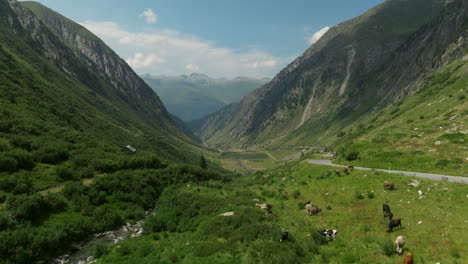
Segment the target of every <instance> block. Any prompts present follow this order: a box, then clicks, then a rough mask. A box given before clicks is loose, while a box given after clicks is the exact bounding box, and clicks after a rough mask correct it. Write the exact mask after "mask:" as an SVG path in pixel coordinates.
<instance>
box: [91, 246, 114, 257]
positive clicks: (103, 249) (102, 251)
mask: <svg viewBox="0 0 468 264" xmlns="http://www.w3.org/2000/svg"><path fill="white" fill-rule="evenodd" d="M109 252H110V248H109V246H108V245H106V244H102V243H96V244H95V245H94V246H93V257H94V258H100V257H102V256H104V255H107V254H109Z"/></svg>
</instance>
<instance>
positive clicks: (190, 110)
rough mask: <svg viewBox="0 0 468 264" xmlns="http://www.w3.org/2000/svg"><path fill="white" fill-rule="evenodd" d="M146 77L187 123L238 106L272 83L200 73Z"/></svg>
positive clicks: (168, 107) (173, 111)
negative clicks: (222, 109)
mask: <svg viewBox="0 0 468 264" xmlns="http://www.w3.org/2000/svg"><path fill="white" fill-rule="evenodd" d="M142 78H143V80H145V82H146V83H148V85H149V86H151V88H153V90H154V91H155V92H156V93H157V94H158V95H159V96H160V97H161V100H162V101H163V103H164V105H165V106H166V107H167V109H168V111H169V112H170V113H172V114H174V115H175V116H177V117H179V118H180V119H182V120H184V121H191V120H195V119H200V118H202V117H204V116H206V115H208V114H211V113H213V112H215V111H218V110H219V109H221V108H222V107H223V106H225V105H227V104H230V103H237V102H239V101H240V100H241V99H242V98H243V97H244V96H245V95H247V94H248V93H250V92H252V91H253V90H255V89H256V88H259V87H261V86H262V85H264V84H265V83H267V82H268V81H270V79H268V78H262V79H255V78H248V77H237V78H234V79H232V80H228V79H225V78H221V79H215V78H210V77H208V76H207V75H204V74H197V73H193V74H191V75H189V76H187V75H181V76H152V75H150V74H145V75H143V76H142Z"/></svg>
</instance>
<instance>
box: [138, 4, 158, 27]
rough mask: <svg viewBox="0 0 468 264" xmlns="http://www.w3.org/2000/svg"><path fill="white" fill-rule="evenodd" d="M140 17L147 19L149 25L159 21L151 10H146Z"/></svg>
mask: <svg viewBox="0 0 468 264" xmlns="http://www.w3.org/2000/svg"><path fill="white" fill-rule="evenodd" d="M140 17H145V20H146V23H147V24H155V23H156V21H158V16H157V15H156V14H155V13H154V11H153V10H152V9H151V8H147V9H145V11H143V13H141V14H140Z"/></svg>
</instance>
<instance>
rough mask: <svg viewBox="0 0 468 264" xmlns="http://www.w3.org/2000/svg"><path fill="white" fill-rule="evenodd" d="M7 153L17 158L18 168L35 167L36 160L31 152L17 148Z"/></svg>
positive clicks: (27, 168) (28, 168)
mask: <svg viewBox="0 0 468 264" xmlns="http://www.w3.org/2000/svg"><path fill="white" fill-rule="evenodd" d="M7 155H8V156H10V157H11V158H13V159H15V160H16V162H17V165H16V170H19V169H24V170H30V169H32V168H33V167H34V161H33V158H32V156H31V154H30V153H29V152H27V151H25V150H21V149H16V150H13V151H10V152H9V153H8V154H7Z"/></svg>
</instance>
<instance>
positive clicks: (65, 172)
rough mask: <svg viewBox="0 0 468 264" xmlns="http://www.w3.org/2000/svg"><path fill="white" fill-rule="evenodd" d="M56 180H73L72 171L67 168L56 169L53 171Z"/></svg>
mask: <svg viewBox="0 0 468 264" xmlns="http://www.w3.org/2000/svg"><path fill="white" fill-rule="evenodd" d="M55 174H56V176H57V178H58V179H59V180H61V181H69V180H73V178H74V177H73V171H72V170H71V169H69V168H62V167H58V168H57V169H56V171H55Z"/></svg>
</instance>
